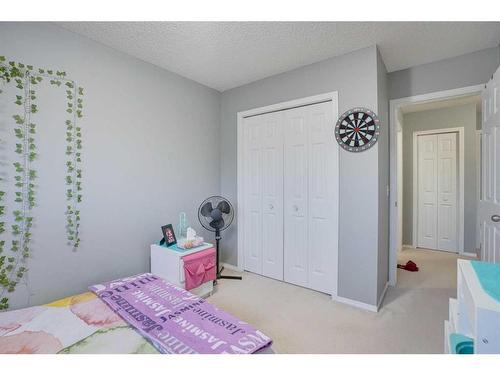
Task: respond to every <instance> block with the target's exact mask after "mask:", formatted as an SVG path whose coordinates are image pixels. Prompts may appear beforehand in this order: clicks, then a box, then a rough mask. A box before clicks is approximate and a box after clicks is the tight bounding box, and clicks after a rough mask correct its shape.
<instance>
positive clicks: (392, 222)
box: [389, 84, 485, 286]
mask: <svg viewBox="0 0 500 375" xmlns="http://www.w3.org/2000/svg"><path fill="white" fill-rule="evenodd" d="M484 87H485V85H484V84H480V85H474V86H467V87H461V88H457V89H451V90H443V91H435V92H431V93H428V94H422V95H413V96H408V97H404V98H399V99H392V100H390V101H389V115H390V121H389V159H390V161H389V162H390V168H389V171H390V172H389V175H390V176H389V177H390V189H389V202H390V209H389V211H390V212H389V285H391V286H395V285H396V283H397V262H398V254H397V236H398V219H399V218H398V216H399V215H398V207H397V204H398V185H397V177H398V176H397V175H398V172H397V167H398V161H397V149H396V140H397V136H396V133H397V126H398V121H397V119H398V116H400V113H401V107H403V106H405V105H408V104H411V103H425V102H434V101H439V100H443V99H450V98H459V97H463V96H471V95H480V94H481V92H482V90H483V89H484Z"/></svg>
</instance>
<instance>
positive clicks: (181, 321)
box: [89, 273, 272, 354]
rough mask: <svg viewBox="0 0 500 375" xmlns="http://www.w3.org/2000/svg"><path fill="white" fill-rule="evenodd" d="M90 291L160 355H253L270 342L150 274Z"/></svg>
mask: <svg viewBox="0 0 500 375" xmlns="http://www.w3.org/2000/svg"><path fill="white" fill-rule="evenodd" d="M89 289H90V290H91V291H93V292H94V293H96V294H97V295H98V296H99V298H100V299H101V300H103V301H104V302H105V303H106V304H107V305H108V306H109V307H110V308H111V309H112V310H113V311H115V312H116V313H117V314H118V315H120V316H121V317H122V318H123V319H124V320H125V321H126V322H127V323H128V324H130V325H131V326H133V327H134V328H135V329H137V330H138V331H139V332H140V333H141V334H142V335H143V336H144V337H145V338H147V339H148V340H150V341H151V343H152V344H153V345H154V346H155V347H156V348H157V349H158V350H159V351H160V352H162V353H172V354H196V353H200V354H250V353H255V352H257V351H259V350H261V349H263V348H264V347H267V346H269V345H271V343H272V341H271V339H270V338H269V337H267V336H266V335H264V334H263V333H262V332H260V331H258V330H256V329H255V328H253V327H252V326H251V325H249V324H247V323H245V322H242V321H240V320H238V319H236V318H235V317H233V316H232V315H230V314H228V313H226V312H224V311H222V310H219V309H218V308H217V307H215V306H213V305H212V304H210V303H209V302H207V301H205V300H204V299H202V298H199V297H198V296H196V295H194V294H192V293H190V292H188V291H186V290H184V289H182V288H179V287H177V286H175V285H172V284H170V283H169V282H167V281H166V280H164V279H162V278H160V277H158V276H155V275H153V274H151V273H144V274H139V275H136V276H131V277H127V278H124V279H118V280H114V281H110V282H107V283H104V284H100V285H93V286H91V287H89Z"/></svg>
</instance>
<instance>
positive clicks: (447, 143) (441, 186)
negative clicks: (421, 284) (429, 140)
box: [437, 133, 458, 252]
mask: <svg viewBox="0 0 500 375" xmlns="http://www.w3.org/2000/svg"><path fill="white" fill-rule="evenodd" d="M437 145H438V196H437V201H438V220H437V222H438V228H437V235H438V238H437V249H438V250H445V251H454V252H456V251H457V250H458V241H457V211H458V209H457V197H458V194H457V133H444V134H438V138H437Z"/></svg>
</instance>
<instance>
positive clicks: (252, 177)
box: [243, 116, 264, 274]
mask: <svg viewBox="0 0 500 375" xmlns="http://www.w3.org/2000/svg"><path fill="white" fill-rule="evenodd" d="M244 121H245V124H244V148H245V150H244V155H245V157H244V169H245V176H244V180H245V182H244V204H243V207H244V214H243V215H244V221H245V226H244V233H243V235H244V240H243V243H244V253H245V269H246V270H248V271H251V272H255V273H258V274H261V273H262V144H263V141H262V140H263V131H264V129H263V126H264V122H263V121H262V119H261V118H259V117H258V116H255V117H250V118H247V119H245V120H244Z"/></svg>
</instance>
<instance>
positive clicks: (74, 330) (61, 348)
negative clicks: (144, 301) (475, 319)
mask: <svg viewBox="0 0 500 375" xmlns="http://www.w3.org/2000/svg"><path fill="white" fill-rule="evenodd" d="M205 303H207V304H208V302H205ZM0 353H52V354H55V353H59V354H76V353H86V354H98V353H105V354H115V353H116V354H118V353H122V354H133V353H143V354H148V353H149V354H154V353H159V351H158V350H157V349H156V348H155V346H153V345H152V344H151V342H150V341H149V340H147V339H146V338H145V337H144V336H143V335H142V334H141V333H139V332H138V331H137V330H136V329H135V328H133V327H132V326H131V325H129V323H127V322H126V321H125V320H124V319H122V317H120V315H118V314H117V313H115V312H114V311H113V310H112V309H111V308H110V307H109V306H108V305H107V304H106V303H105V302H103V300H102V299H100V298H99V297H98V296H97V295H96V294H95V293H93V292H86V293H82V294H77V295H74V296H70V297H67V298H64V299H61V300H57V301H54V302H51V303H48V304H46V305H40V306H33V307H28V308H24V309H20V310H13V311H6V312H2V313H0ZM256 353H259V354H268V353H273V350H272V348H271V347H270V345H269V346H267V347H265V348H263V349H262V350H259V351H257V352H256Z"/></svg>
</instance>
